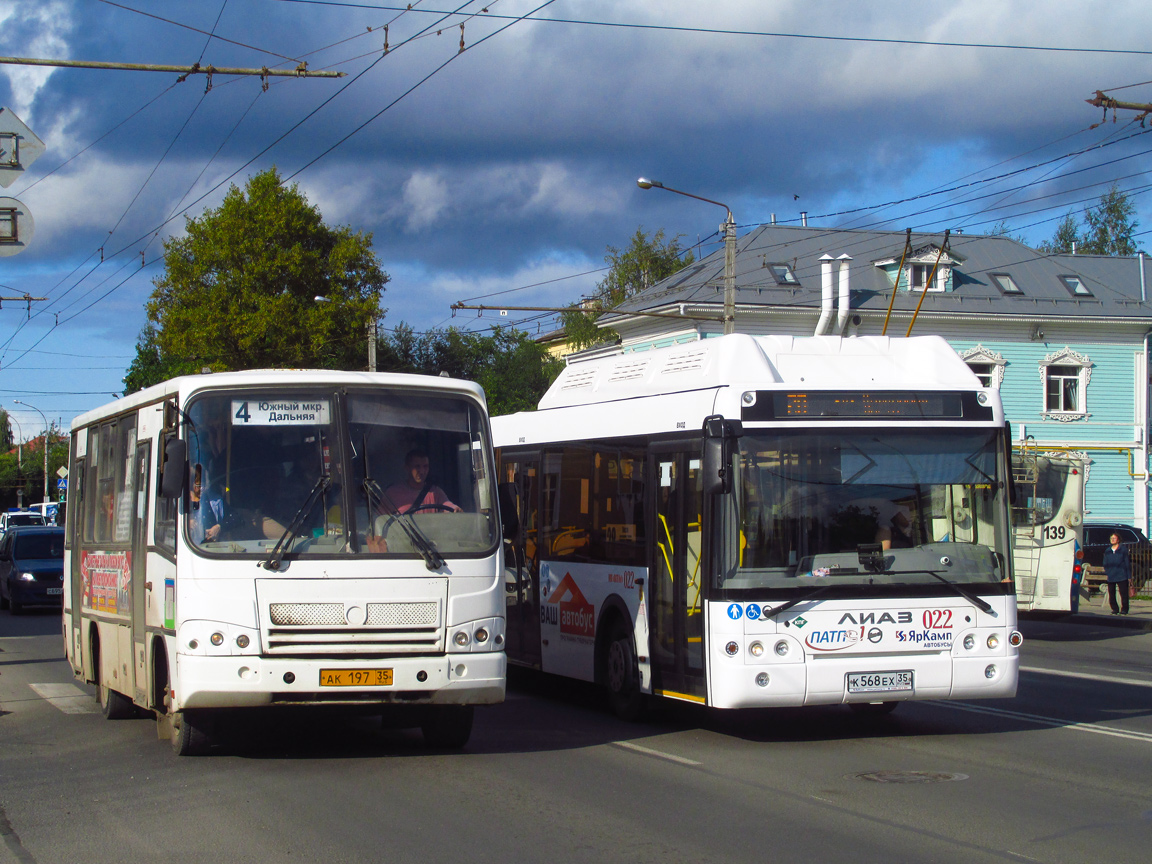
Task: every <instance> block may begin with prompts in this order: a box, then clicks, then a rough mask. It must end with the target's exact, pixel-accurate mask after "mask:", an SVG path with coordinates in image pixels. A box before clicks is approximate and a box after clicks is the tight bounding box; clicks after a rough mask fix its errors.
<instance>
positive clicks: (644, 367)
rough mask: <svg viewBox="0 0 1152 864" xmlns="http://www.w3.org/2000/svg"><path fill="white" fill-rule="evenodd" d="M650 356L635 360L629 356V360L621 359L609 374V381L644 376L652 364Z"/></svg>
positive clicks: (629, 379)
mask: <svg viewBox="0 0 1152 864" xmlns="http://www.w3.org/2000/svg"><path fill="white" fill-rule="evenodd" d="M651 363H652V361H651V359H650V358H648V357H645V358H643V359H642V360H635V359H632V358H629V359H628V360H621V361H620V362H619V363H617V364H616V365H615V366H613V367H612V374H611V375H610V376H609V378H608V380H609V381H631V380H632V379H633V378H643V377H644V373H645V372H647V371H648V366H649V365H651Z"/></svg>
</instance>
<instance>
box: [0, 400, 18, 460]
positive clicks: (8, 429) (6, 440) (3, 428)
mask: <svg viewBox="0 0 1152 864" xmlns="http://www.w3.org/2000/svg"><path fill="white" fill-rule="evenodd" d="M15 446H16V439H15V438H13V437H12V421H11V420H9V419H8V412H7V411H5V410H4V409H3V408H0V450H10V449H11V448H13V447H15Z"/></svg>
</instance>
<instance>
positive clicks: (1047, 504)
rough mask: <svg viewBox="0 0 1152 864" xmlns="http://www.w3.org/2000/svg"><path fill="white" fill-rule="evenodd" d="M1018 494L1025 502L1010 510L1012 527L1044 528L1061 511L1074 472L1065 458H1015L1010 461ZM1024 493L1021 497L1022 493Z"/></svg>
mask: <svg viewBox="0 0 1152 864" xmlns="http://www.w3.org/2000/svg"><path fill="white" fill-rule="evenodd" d="M1012 469H1013V471H1014V472H1015V475H1016V486H1017V490H1018V491H1017V495H1018V496H1019V497H1020V498H1023V499H1024V500H1023V501H1021V502H1020V505H1019V506H1016V507H1013V508H1012V523H1013V524H1014V525H1043V524H1044V523H1045V522H1051V521H1052V520H1053V519H1054V518H1055V517H1056V515H1057V514H1058V513H1059V512H1060V505H1061V504H1062V503H1063V502H1064V493H1065V489H1066V488H1067V486H1068V477H1069V475H1070V474H1075V473H1077V470H1078V469H1076V468H1075V467H1074V466H1073V465H1072V463H1071V462H1069V461H1068V460H1067V459H1050V458H1048V457H1047V456H1033V455H1031V454H1029V455H1027V456H1016V457H1015V458H1014V459H1013V460H1012ZM1021 493H1023V494H1021Z"/></svg>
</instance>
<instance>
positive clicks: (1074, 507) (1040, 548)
mask: <svg viewBox="0 0 1152 864" xmlns="http://www.w3.org/2000/svg"><path fill="white" fill-rule="evenodd" d="M1038 450H1039V451H1040V452H1037V451H1038ZM1012 474H1013V480H1014V482H1015V485H1016V504H1015V505H1014V506H1013V507H1012V523H1013V532H1014V536H1013V538H1012V539H1013V556H1012V558H1013V562H1014V567H1013V569H1014V572H1015V576H1016V604H1017V607H1018V608H1019V609H1020V610H1021V611H1033V612H1076V611H1078V610H1079V609H1080V592H1081V586H1082V585H1083V582H1084V552H1083V548H1082V543H1083V530H1084V529H1083V525H1084V460H1083V459H1081V458H1078V457H1076V456H1075V455H1073V454H1068V453H1060V452H1045V451H1044V448H1043V447H1040V448H1026V449H1020V450H1017V451H1014V452H1013V454H1012Z"/></svg>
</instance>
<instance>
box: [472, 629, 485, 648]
mask: <svg viewBox="0 0 1152 864" xmlns="http://www.w3.org/2000/svg"><path fill="white" fill-rule="evenodd" d="M473 638H474V639H475V640H476V644H477V645H483V644H484V643H485V642H487V641H488V631H487V630H485V629H484V628H483V627H481V628H480V629H478V630H477V631H476V635H475V636H474V637H473Z"/></svg>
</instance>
